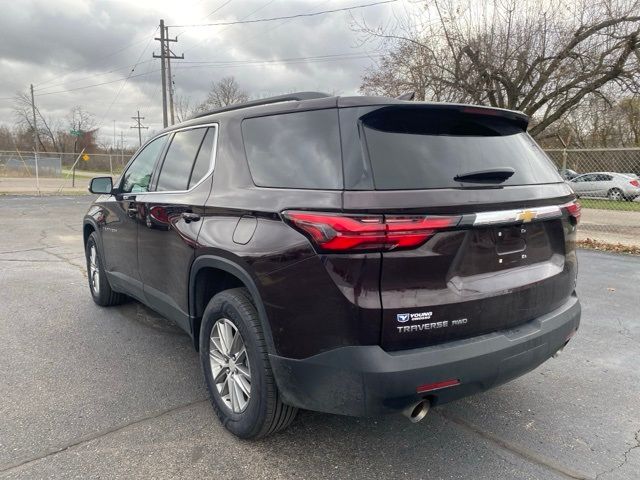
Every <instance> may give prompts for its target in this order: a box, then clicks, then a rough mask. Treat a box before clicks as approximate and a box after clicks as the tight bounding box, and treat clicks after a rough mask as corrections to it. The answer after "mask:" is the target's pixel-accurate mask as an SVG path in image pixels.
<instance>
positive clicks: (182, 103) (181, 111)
mask: <svg viewBox="0 0 640 480" xmlns="http://www.w3.org/2000/svg"><path fill="white" fill-rule="evenodd" d="M174 107H175V112H176V120H177V121H178V123H180V122H184V121H185V120H188V119H189V118H191V117H192V116H193V115H194V114H195V113H197V112H198V107H194V106H192V105H191V99H190V98H189V97H183V96H181V95H178V96H176V99H175V102H174Z"/></svg>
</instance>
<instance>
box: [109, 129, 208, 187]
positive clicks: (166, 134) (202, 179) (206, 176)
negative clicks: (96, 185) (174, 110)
mask: <svg viewBox="0 0 640 480" xmlns="http://www.w3.org/2000/svg"><path fill="white" fill-rule="evenodd" d="M211 127H214V128H215V133H214V136H213V147H212V148H211V158H210V159H209V169H208V170H207V173H205V174H204V176H203V177H202V178H201V179H200V180H199V181H198V183H196V184H195V185H194V186H192V187H191V188H188V189H187V190H153V191H146V192H127V193H126V195H135V196H138V195H149V194H165V193H171V194H173V193H190V192H191V191H193V190H195V189H196V188H197V187H199V186H200V185H201V184H202V183H203V182H204V181H205V180H206V179H207V178H209V177H210V176H211V174H212V173H213V171H214V170H215V166H216V154H217V153H218V132H219V130H220V126H219V124H218V123H217V122H212V123H203V124H199V125H191V126H189V127H181V128H176V129H175V130H171V131H170V132H163V133H160V134H158V135H156V136H155V137H152V138H150V139H149V140H147V141H146V142H145V143H144V144H143V145H142V147H140V149H139V150H138V153H137V154H136V155H135V156H134V157H133V158H132V159H131V160H130V161H129V164H128V165H127V168H126V169H125V170H124V171H123V172H122V175H121V177H120V181H119V184H121V183H122V177H123V176H124V174H125V173H126V172H127V170H129V168H130V167H131V164H132V163H133V162H135V160H136V158H138V155H139V153H140V152H142V150H143V149H144V148H146V146H147V145H148V144H150V143H151V142H153V141H154V140H157V139H158V138H160V137H164V136H169V135H170V136H171V138H170V139H169V140H173V135H174V134H175V133H177V132H182V131H184V130H193V129H195V128H211ZM166 148H167V149H166V150H163V153H164V154H165V156H166V154H167V152H168V149H169V148H171V143H169V145H167V147H166ZM162 161H163V163H164V158H163V159H162ZM193 161H194V162H195V161H196V159H195V158H194V159H193ZM157 168H160V171H161V170H162V164H158V165H157ZM153 173H154V174H155V173H156V168H154V172H153Z"/></svg>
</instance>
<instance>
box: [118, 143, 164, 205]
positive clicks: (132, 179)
mask: <svg viewBox="0 0 640 480" xmlns="http://www.w3.org/2000/svg"><path fill="white" fill-rule="evenodd" d="M165 141H166V136H162V137H159V138H156V139H155V140H154V141H152V142H151V143H149V144H147V146H145V147H144V148H143V149H142V151H141V152H139V153H138V155H137V156H136V158H135V159H134V160H133V163H132V164H131V165H129V168H128V169H127V171H126V172H125V173H124V175H123V176H122V181H121V183H120V191H121V192H122V193H136V192H147V191H149V181H150V180H151V174H152V173H153V167H154V166H155V164H156V160H157V159H158V155H160V152H161V151H162V148H163V147H164V142H165Z"/></svg>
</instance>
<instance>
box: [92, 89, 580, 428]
mask: <svg viewBox="0 0 640 480" xmlns="http://www.w3.org/2000/svg"><path fill="white" fill-rule="evenodd" d="M527 122H528V119H527V117H526V116H524V115H523V114H521V113H518V112H513V111H508V110H499V109H494V108H484V107H476V106H468V105H456V104H440V103H423V102H409V101H402V100H396V99H390V98H378V97H332V96H327V95H323V94H317V93H299V94H292V95H286V96H281V97H274V98H269V99H263V100H259V101H254V102H248V103H245V104H240V105H233V106H230V107H226V108H223V109H220V110H216V111H213V112H209V113H207V114H204V115H201V116H199V117H197V118H194V119H192V120H190V121H187V122H185V123H182V124H179V125H176V126H174V127H171V128H169V129H167V130H165V131H163V132H161V133H159V134H158V135H156V136H154V137H153V138H152V139H151V140H149V141H148V142H147V143H146V144H145V145H143V147H142V148H141V149H140V150H139V151H138V152H137V153H136V155H134V157H133V158H132V160H131V161H130V162H129V164H128V166H127V167H126V169H125V171H124V173H123V174H122V176H121V178H119V179H118V180H117V181H116V182H115V183H113V182H112V180H111V178H106V177H103V178H96V179H93V180H92V183H91V187H90V190H91V191H92V192H93V193H97V194H101V195H100V196H99V197H98V198H96V200H95V202H94V203H93V204H92V206H91V208H90V209H89V212H88V213H87V215H86V217H85V219H84V241H85V245H86V253H87V266H88V276H89V286H90V288H91V294H92V296H93V299H94V300H95V302H96V303H98V304H99V305H105V306H106V305H113V304H116V303H119V302H121V301H122V300H124V299H125V298H126V297H133V298H135V299H137V300H139V301H140V302H143V303H145V304H146V305H148V306H149V307H151V308H152V309H154V310H156V311H157V312H159V313H161V314H162V315H164V316H165V317H167V318H170V319H172V320H173V321H175V322H176V323H177V324H178V325H180V326H181V327H182V328H183V329H184V330H185V331H186V332H187V333H188V334H189V335H190V336H191V337H192V338H193V342H194V346H195V347H196V349H198V350H199V351H200V357H201V359H202V368H203V371H204V376H205V380H206V383H207V387H208V389H209V392H210V394H211V402H212V404H213V408H214V409H215V411H216V413H217V414H218V416H219V417H220V420H221V421H222V422H223V423H224V425H225V427H226V428H228V429H229V430H230V431H231V432H233V433H235V434H236V435H238V436H240V437H243V438H257V437H261V436H264V435H267V434H270V433H272V432H275V431H278V430H280V429H282V428H284V427H286V426H287V425H289V424H290V423H291V422H292V421H293V419H294V417H295V414H296V411H297V409H298V408H305V409H311V410H318V411H322V412H329V413H337V414H345V415H377V414H381V413H386V412H404V413H405V414H406V415H407V416H408V417H409V418H411V419H412V420H413V421H418V420H420V419H422V418H423V417H424V416H425V414H426V413H427V411H428V409H429V406H431V405H438V404H442V403H445V402H449V401H451V400H455V399H458V398H460V397H463V396H466V395H470V394H473V393H476V392H480V391H483V390H486V389H488V388H491V387H493V386H496V385H499V384H501V383H503V382H506V381H508V380H510V379H512V378H514V377H517V376H518V375H522V374H523V373H525V372H527V371H529V370H531V369H533V368H535V367H536V366H538V365H540V364H541V363H542V362H544V361H545V360H547V359H548V358H549V357H551V356H552V355H554V354H555V353H556V352H558V351H559V350H560V349H562V348H563V347H564V346H565V345H566V343H567V342H568V341H569V339H570V338H571V337H572V335H573V334H574V333H575V332H576V330H577V328H578V325H579V321H580V304H579V303H578V299H577V297H576V294H575V291H574V289H575V284H576V273H577V264H576V253H575V232H576V225H577V223H578V220H579V218H580V207H579V205H578V204H577V203H576V201H575V196H574V194H573V193H572V191H571V189H570V187H568V186H567V185H566V184H565V183H564V182H563V180H562V178H560V176H559V175H558V172H557V169H556V168H554V166H553V165H552V163H551V162H550V161H549V159H548V158H547V156H546V155H545V154H544V153H543V152H542V150H541V149H540V148H539V147H538V145H536V143H535V142H534V141H533V140H532V139H531V137H530V136H529V135H528V134H527V133H526V129H527Z"/></svg>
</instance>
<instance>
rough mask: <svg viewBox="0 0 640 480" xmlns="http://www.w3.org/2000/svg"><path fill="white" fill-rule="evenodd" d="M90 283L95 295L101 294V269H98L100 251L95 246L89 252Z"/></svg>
mask: <svg viewBox="0 0 640 480" xmlns="http://www.w3.org/2000/svg"><path fill="white" fill-rule="evenodd" d="M89 282H91V288H92V289H93V293H94V294H96V295H98V294H99V293H100V267H98V250H97V249H96V246H95V244H93V245H91V248H90V250H89Z"/></svg>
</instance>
